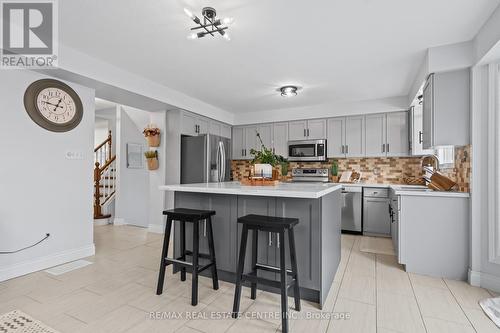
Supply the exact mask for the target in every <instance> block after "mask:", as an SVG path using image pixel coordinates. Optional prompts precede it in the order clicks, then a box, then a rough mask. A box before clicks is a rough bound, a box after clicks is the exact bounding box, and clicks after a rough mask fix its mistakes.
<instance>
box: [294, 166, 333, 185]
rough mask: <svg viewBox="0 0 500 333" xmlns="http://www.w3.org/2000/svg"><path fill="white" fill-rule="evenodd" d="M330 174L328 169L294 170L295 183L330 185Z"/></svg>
mask: <svg viewBox="0 0 500 333" xmlns="http://www.w3.org/2000/svg"><path fill="white" fill-rule="evenodd" d="M328 176H329V172H328V169H326V168H296V169H292V181H293V182H316V183H328V181H329V177H328Z"/></svg>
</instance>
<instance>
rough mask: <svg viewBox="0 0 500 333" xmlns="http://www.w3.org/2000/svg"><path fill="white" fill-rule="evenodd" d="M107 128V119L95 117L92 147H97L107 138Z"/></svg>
mask: <svg viewBox="0 0 500 333" xmlns="http://www.w3.org/2000/svg"><path fill="white" fill-rule="evenodd" d="M109 130H110V128H109V121H108V120H107V119H103V118H99V117H95V129H94V147H97V145H99V144H101V143H103V142H104V140H106V139H107V138H108V131H109Z"/></svg>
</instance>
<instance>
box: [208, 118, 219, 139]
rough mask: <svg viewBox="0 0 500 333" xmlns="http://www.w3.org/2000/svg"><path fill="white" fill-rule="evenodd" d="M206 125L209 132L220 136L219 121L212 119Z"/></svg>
mask: <svg viewBox="0 0 500 333" xmlns="http://www.w3.org/2000/svg"><path fill="white" fill-rule="evenodd" d="M208 126H209V128H208V132H209V133H210V134H213V135H217V136H220V133H221V129H222V124H221V123H219V122H217V121H214V120H211V121H210V123H209V124H208Z"/></svg>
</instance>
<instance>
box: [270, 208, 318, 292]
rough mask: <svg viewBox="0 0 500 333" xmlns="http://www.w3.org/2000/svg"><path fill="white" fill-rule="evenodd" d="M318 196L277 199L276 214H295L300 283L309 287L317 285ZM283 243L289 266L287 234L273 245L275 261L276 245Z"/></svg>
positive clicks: (290, 215) (286, 215)
mask: <svg viewBox="0 0 500 333" xmlns="http://www.w3.org/2000/svg"><path fill="white" fill-rule="evenodd" d="M319 205H320V201H319V200H313V199H311V200H306V199H292V198H286V199H281V198H278V199H277V204H276V216H280V217H294V218H298V219H299V221H300V222H299V224H298V225H296V226H295V228H294V233H295V247H296V249H295V252H296V253H297V262H298V272H299V283H300V286H301V287H306V288H310V289H318V288H320V276H319V272H320V258H321V256H320V250H321V248H320V245H321V241H320V234H319V232H320V229H321V227H320V225H319V221H320V220H321V218H320V216H319V213H320V206H319ZM281 246H285V251H286V266H287V268H288V269H290V268H291V266H290V251H289V249H290V247H289V243H288V235H287V234H285V241H284V242H283V241H282V240H280V242H279V244H277V247H276V263H277V264H279V248H280V247H281Z"/></svg>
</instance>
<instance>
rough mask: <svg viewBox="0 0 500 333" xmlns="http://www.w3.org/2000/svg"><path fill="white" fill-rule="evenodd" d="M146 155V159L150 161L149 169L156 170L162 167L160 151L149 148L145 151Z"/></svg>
mask: <svg viewBox="0 0 500 333" xmlns="http://www.w3.org/2000/svg"><path fill="white" fill-rule="evenodd" d="M144 155H145V156H146V161H147V163H148V170H156V169H158V168H159V167H160V163H159V161H158V151H156V150H149V151H147V152H145V153H144Z"/></svg>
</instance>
